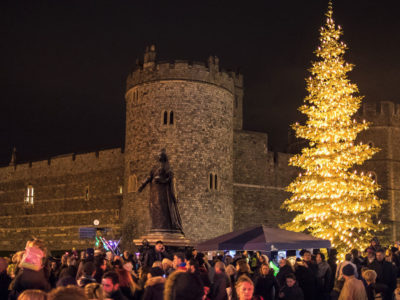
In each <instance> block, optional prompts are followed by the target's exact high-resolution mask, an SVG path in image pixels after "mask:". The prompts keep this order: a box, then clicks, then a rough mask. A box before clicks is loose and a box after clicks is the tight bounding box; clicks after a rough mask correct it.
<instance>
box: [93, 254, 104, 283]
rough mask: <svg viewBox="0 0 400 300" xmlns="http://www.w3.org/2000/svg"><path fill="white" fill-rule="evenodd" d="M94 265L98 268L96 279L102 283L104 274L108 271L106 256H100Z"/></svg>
mask: <svg viewBox="0 0 400 300" xmlns="http://www.w3.org/2000/svg"><path fill="white" fill-rule="evenodd" d="M93 262H94V265H95V268H96V273H95V274H94V279H96V282H97V283H101V280H102V278H103V275H104V273H105V272H106V271H107V260H106V259H105V257H104V255H99V256H96V257H95V258H94V261H93Z"/></svg>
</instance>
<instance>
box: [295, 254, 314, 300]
mask: <svg viewBox="0 0 400 300" xmlns="http://www.w3.org/2000/svg"><path fill="white" fill-rule="evenodd" d="M295 275H296V278H297V281H298V283H299V286H300V288H301V289H302V290H303V293H304V298H305V299H307V300H316V294H317V265H316V264H314V263H313V262H312V261H311V252H310V251H308V250H305V251H303V259H302V260H301V261H298V262H296V265H295Z"/></svg>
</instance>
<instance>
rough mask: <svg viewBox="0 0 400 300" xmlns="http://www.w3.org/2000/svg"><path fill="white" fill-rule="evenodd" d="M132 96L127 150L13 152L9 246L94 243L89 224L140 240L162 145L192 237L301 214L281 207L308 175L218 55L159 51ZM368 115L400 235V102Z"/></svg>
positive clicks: (2, 171) (1, 222)
mask: <svg viewBox="0 0 400 300" xmlns="http://www.w3.org/2000/svg"><path fill="white" fill-rule="evenodd" d="M125 100H126V138H125V147H124V148H116V149H108V150H103V151H97V152H92V153H84V154H68V155H64V156H58V157H52V158H49V159H48V160H43V161H35V162H30V163H23V164H18V163H17V161H16V158H15V156H13V157H12V160H11V162H10V165H9V166H6V167H3V168H0V207H1V210H0V250H9V251H12V250H19V249H23V247H24V245H25V242H26V240H27V239H28V238H30V237H33V236H35V237H40V238H43V239H45V240H46V241H47V242H48V244H49V248H50V249H52V250H64V249H70V248H71V247H76V248H79V249H82V248H86V247H89V246H93V240H91V239H81V238H80V236H79V228H82V227H92V228H95V227H96V228H103V229H105V230H106V234H107V235H108V236H110V237H111V238H115V239H119V238H120V237H122V241H123V243H124V248H129V247H131V246H132V240H133V238H138V237H139V236H140V235H142V234H143V233H145V232H146V230H147V229H148V228H149V225H150V224H149V211H148V198H149V195H148V192H149V189H146V190H145V191H144V192H142V193H138V192H137V189H138V186H139V185H140V183H141V182H142V181H143V180H144V179H145V178H146V177H147V176H148V173H149V171H150V169H151V167H152V166H153V164H154V162H155V157H156V155H157V154H158V152H159V151H160V149H162V148H165V149H166V151H167V154H168V156H169V160H170V164H171V166H172V169H173V171H174V174H175V179H176V182H175V189H176V192H177V199H178V207H179V210H180V213H181V217H182V222H183V227H184V231H185V235H186V237H188V238H190V239H191V240H193V241H200V240H204V239H208V238H212V237H214V236H217V235H219V234H223V233H226V232H229V231H232V230H235V229H239V228H245V227H247V226H251V225H254V224H260V223H263V224H266V225H268V226H277V225H278V224H280V223H283V222H286V221H288V220H289V219H290V215H289V214H288V213H286V212H284V211H282V210H280V205H281V203H282V202H283V200H284V199H286V197H287V196H288V193H286V192H285V187H286V186H287V185H288V184H289V183H290V181H291V180H292V179H293V178H294V177H295V176H296V175H297V173H298V170H296V169H294V168H292V167H289V166H288V159H289V157H290V154H288V153H273V152H270V151H268V142H267V134H266V133H260V132H252V131H246V130H244V129H243V77H242V75H240V74H237V73H234V72H227V71H224V70H221V69H220V67H219V61H218V58H217V57H210V58H209V59H208V62H207V64H202V63H195V62H193V63H190V62H187V61H179V60H176V61H174V62H158V61H157V60H156V52H155V48H154V46H152V47H150V48H148V49H146V53H145V55H144V61H143V63H142V64H138V65H137V66H136V68H135V69H134V71H133V72H132V73H131V74H129V76H128V79H127V89H126V94H125ZM359 117H360V118H365V119H367V120H369V121H372V122H374V125H373V127H372V128H371V129H370V130H369V131H367V132H364V133H363V135H362V136H361V139H362V140H365V142H368V143H372V144H374V145H375V146H378V147H380V148H382V151H381V152H379V153H378V154H377V155H376V156H375V157H374V158H373V160H371V161H368V162H367V163H366V164H365V165H364V166H363V168H365V169H366V170H371V171H373V172H374V173H373V174H374V176H375V177H376V179H377V181H378V183H379V184H380V185H381V186H382V188H383V189H382V191H381V192H380V193H381V194H380V196H381V197H383V198H385V199H388V200H389V201H388V204H387V206H386V207H385V210H384V220H385V222H386V223H387V224H388V225H390V226H391V227H390V228H391V231H390V238H391V239H395V238H396V239H398V238H399V232H400V225H399V224H400V222H399V221H400V216H399V202H400V192H399V189H398V187H399V186H400V182H399V181H400V179H399V176H397V170H399V169H400V168H399V167H400V165H399V166H398V164H400V158H399V157H397V156H400V154H398V152H397V151H396V147H397V145H400V130H399V129H400V106H399V105H394V104H393V103H391V102H382V103H379V104H377V105H370V104H366V105H364V106H363V108H362V109H361V113H360V115H359ZM296 146H298V144H296V142H293V143H292V144H291V148H290V149H291V150H295V148H296ZM94 220H96V225H94V223H93V222H94ZM97 221H98V223H99V224H97Z"/></svg>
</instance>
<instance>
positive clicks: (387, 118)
mask: <svg viewBox="0 0 400 300" xmlns="http://www.w3.org/2000/svg"><path fill="white" fill-rule="evenodd" d="M357 118H358V119H359V121H362V120H366V121H368V122H372V124H371V126H370V128H369V129H368V130H366V131H363V132H361V133H360V135H359V141H362V142H364V143H368V144H370V145H371V146H375V147H378V148H380V149H381V150H380V151H379V152H378V153H377V154H375V155H374V156H373V157H372V159H371V160H369V161H366V162H365V163H364V165H362V166H360V167H359V169H360V170H363V171H365V172H370V171H373V172H374V176H376V179H377V183H378V184H379V185H380V186H381V188H382V189H381V191H380V192H379V193H378V195H379V196H380V197H381V198H382V199H385V200H387V203H386V204H385V205H384V207H383V209H382V220H383V222H384V224H386V225H389V230H388V238H389V239H390V240H398V239H400V152H399V151H398V148H399V145H400V105H399V104H394V103H393V102H388V101H382V102H378V103H365V104H363V106H362V107H361V108H360V111H359V113H358V115H357Z"/></svg>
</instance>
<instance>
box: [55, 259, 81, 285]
mask: <svg viewBox="0 0 400 300" xmlns="http://www.w3.org/2000/svg"><path fill="white" fill-rule="evenodd" d="M63 257H65V258H64V261H66V263H65V264H63V265H61V268H60V272H59V274H58V278H59V279H60V278H62V277H65V276H72V277H74V278H76V273H78V268H77V267H76V266H77V261H76V259H75V257H74V256H72V255H71V256H68V255H67V254H64V255H63Z"/></svg>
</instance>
